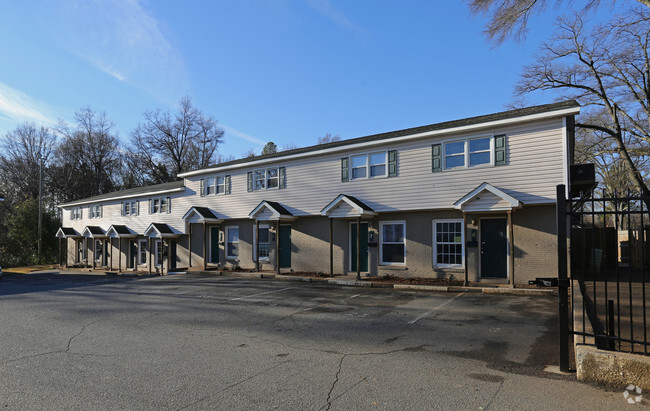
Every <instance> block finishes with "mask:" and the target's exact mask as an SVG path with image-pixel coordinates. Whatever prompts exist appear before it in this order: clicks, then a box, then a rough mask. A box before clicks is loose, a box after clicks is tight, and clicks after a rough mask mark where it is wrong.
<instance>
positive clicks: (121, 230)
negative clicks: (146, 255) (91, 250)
mask: <svg viewBox="0 0 650 411" xmlns="http://www.w3.org/2000/svg"><path fill="white" fill-rule="evenodd" d="M106 235H107V236H108V238H109V241H110V246H111V249H112V248H113V247H114V245H113V239H114V238H116V239H117V255H118V262H117V271H118V272H122V243H123V241H122V240H123V239H126V240H127V264H126V265H127V268H131V269H135V267H136V259H137V252H138V247H137V244H134V243H135V238H136V237H137V236H138V234H137V233H136V232H135V231H132V230H131V229H130V228H128V227H127V226H125V225H116V224H114V225H111V226H110V227H109V228H108V230H107V231H106ZM110 269H111V270H113V253H112V252H111V261H110Z"/></svg>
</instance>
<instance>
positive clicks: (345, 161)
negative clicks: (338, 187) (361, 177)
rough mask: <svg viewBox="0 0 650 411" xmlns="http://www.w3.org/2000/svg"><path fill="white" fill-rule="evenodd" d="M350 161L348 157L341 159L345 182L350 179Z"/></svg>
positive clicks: (342, 176) (343, 180)
mask: <svg viewBox="0 0 650 411" xmlns="http://www.w3.org/2000/svg"><path fill="white" fill-rule="evenodd" d="M349 161H350V160H349V159H348V158H347V157H344V158H342V159H341V181H342V182H344V183H345V182H346V181H349V180H350V173H349V167H348V164H349Z"/></svg>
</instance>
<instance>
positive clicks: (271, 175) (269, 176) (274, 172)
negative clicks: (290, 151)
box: [266, 168, 280, 189]
mask: <svg viewBox="0 0 650 411" xmlns="http://www.w3.org/2000/svg"><path fill="white" fill-rule="evenodd" d="M279 186H280V175H279V174H278V169H277V168H267V169H266V188H267V189H270V188H278V187H279Z"/></svg>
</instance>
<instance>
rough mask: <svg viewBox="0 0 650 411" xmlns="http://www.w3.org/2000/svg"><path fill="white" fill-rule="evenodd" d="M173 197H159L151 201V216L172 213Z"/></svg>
mask: <svg viewBox="0 0 650 411" xmlns="http://www.w3.org/2000/svg"><path fill="white" fill-rule="evenodd" d="M171 212H172V199H171V197H158V198H151V199H149V214H157V213H171Z"/></svg>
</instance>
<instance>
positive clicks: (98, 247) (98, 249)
mask: <svg viewBox="0 0 650 411" xmlns="http://www.w3.org/2000/svg"><path fill="white" fill-rule="evenodd" d="M103 251H104V245H103V244H102V240H95V255H94V257H95V261H102V255H103Z"/></svg>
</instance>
